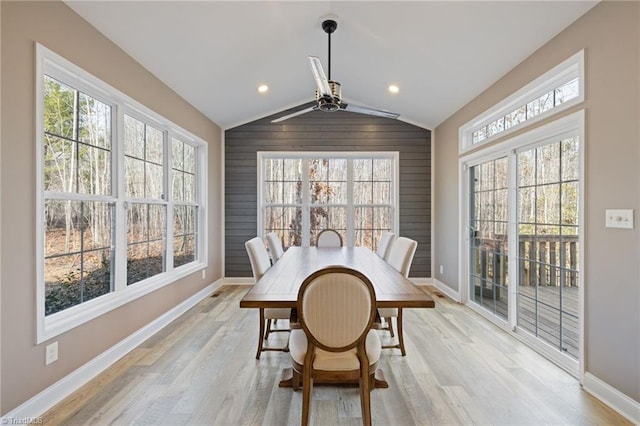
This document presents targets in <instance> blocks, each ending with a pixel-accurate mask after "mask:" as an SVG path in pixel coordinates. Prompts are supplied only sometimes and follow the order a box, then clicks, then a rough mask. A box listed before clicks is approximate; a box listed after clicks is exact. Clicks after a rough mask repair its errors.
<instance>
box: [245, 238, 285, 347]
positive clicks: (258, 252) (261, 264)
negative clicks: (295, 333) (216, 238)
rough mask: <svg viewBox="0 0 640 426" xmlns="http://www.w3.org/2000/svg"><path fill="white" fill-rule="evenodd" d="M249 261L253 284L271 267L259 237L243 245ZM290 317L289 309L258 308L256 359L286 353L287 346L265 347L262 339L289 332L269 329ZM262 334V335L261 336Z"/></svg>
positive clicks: (280, 329)
mask: <svg viewBox="0 0 640 426" xmlns="http://www.w3.org/2000/svg"><path fill="white" fill-rule="evenodd" d="M244 246H245V248H246V249H247V254H248V255H249V260H250V261H251V270H252V271H253V278H254V279H255V282H258V281H260V278H262V276H263V275H264V274H265V273H266V272H267V270H268V269H269V268H270V267H271V261H270V260H269V254H268V253H267V249H266V248H265V246H264V242H263V241H262V239H261V238H260V237H255V238H252V239H250V240H249V241H247V242H246V243H244ZM290 317H291V309H289V308H260V333H259V334H258V352H257V353H256V359H260V354H261V353H262V351H283V352H288V351H289V347H288V345H286V346H284V347H278V348H276V347H265V346H264V345H263V339H268V338H269V333H271V332H289V331H290V330H289V328H277V329H272V328H271V321H275V320H278V319H289V318H290ZM265 321H266V324H265ZM263 334H264V335H263Z"/></svg>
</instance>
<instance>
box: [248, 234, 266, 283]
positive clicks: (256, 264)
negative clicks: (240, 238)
mask: <svg viewBox="0 0 640 426" xmlns="http://www.w3.org/2000/svg"><path fill="white" fill-rule="evenodd" d="M244 247H245V248H246V249H247V254H248V255H249V260H250V261H251V270H252V271H253V278H254V279H255V280H256V282H258V281H259V280H260V278H262V276H263V275H264V274H265V272H267V270H269V268H270V267H271V261H270V260H269V253H267V249H266V248H265V246H264V242H263V241H262V239H260V237H255V238H252V239H250V240H249V241H247V242H246V243H244Z"/></svg>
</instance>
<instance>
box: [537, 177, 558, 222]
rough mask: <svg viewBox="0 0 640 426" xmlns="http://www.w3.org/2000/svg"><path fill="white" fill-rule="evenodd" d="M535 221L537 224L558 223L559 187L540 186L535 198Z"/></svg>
mask: <svg viewBox="0 0 640 426" xmlns="http://www.w3.org/2000/svg"><path fill="white" fill-rule="evenodd" d="M536 212H537V217H536V221H537V222H538V223H548V224H559V223H560V185H559V184H553V185H542V186H539V187H538V193H537V196H536Z"/></svg>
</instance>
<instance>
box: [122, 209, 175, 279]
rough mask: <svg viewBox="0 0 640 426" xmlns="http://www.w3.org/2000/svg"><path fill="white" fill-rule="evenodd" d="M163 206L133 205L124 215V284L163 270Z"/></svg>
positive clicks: (164, 214)
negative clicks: (125, 219)
mask: <svg viewBox="0 0 640 426" xmlns="http://www.w3.org/2000/svg"><path fill="white" fill-rule="evenodd" d="M165 216H166V208H165V206H164V205H154V204H139V203H134V204H132V205H131V207H130V208H129V210H128V211H127V219H128V220H127V244H128V247H127V284H133V283H136V282H138V281H141V280H143V279H146V278H149V277H152V276H154V275H157V274H159V273H161V272H164V270H165V254H164V247H163V245H164V238H165V222H166V221H165Z"/></svg>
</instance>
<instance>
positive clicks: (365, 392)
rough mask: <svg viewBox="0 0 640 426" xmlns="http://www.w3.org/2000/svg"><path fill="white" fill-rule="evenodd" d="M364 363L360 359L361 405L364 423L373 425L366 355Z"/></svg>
mask: <svg viewBox="0 0 640 426" xmlns="http://www.w3.org/2000/svg"><path fill="white" fill-rule="evenodd" d="M363 358H364V361H366V364H364V363H363V362H362V361H363V359H361V360H360V406H361V409H362V424H363V425H365V426H371V393H370V387H369V365H368V364H369V361H368V360H367V357H366V356H364V357H363Z"/></svg>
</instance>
